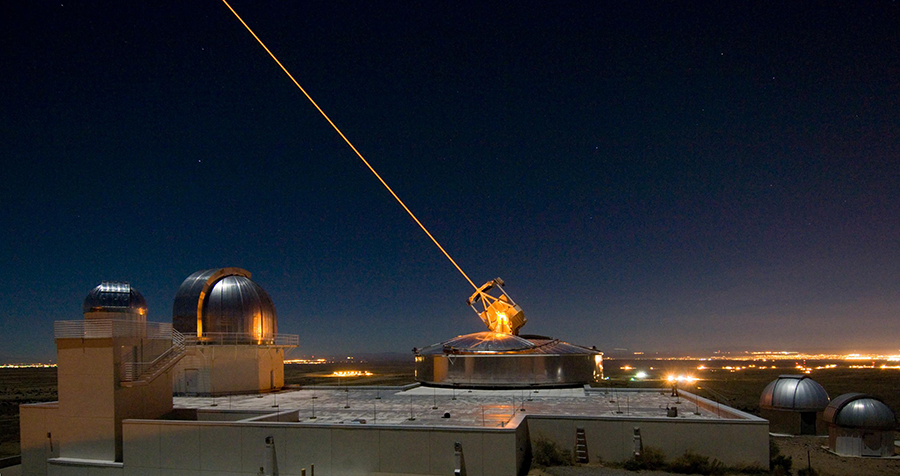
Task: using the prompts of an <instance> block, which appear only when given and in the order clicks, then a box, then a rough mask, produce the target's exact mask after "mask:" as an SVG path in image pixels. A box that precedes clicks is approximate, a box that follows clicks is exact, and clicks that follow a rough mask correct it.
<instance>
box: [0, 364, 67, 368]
mask: <svg viewBox="0 0 900 476" xmlns="http://www.w3.org/2000/svg"><path fill="white" fill-rule="evenodd" d="M52 368H56V364H42V363H34V364H0V369H52Z"/></svg>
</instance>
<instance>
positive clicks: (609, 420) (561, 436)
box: [526, 415, 769, 468]
mask: <svg viewBox="0 0 900 476" xmlns="http://www.w3.org/2000/svg"><path fill="white" fill-rule="evenodd" d="M526 424H527V425H528V434H529V436H530V438H531V440H532V441H534V440H535V439H537V438H541V437H543V438H547V439H549V440H551V441H553V442H555V443H556V444H557V445H559V446H560V447H561V448H564V449H569V450H570V451H573V452H574V447H575V429H576V428H584V431H585V438H586V440H587V447H588V458H589V459H590V462H592V463H596V462H598V461H600V460H602V461H624V460H627V459H629V458H631V456H632V454H633V451H634V428H635V427H638V428H640V429H641V438H642V441H643V445H644V447H645V448H646V447H647V446H652V447H655V448H657V449H660V450H662V451H663V452H664V453H665V455H666V457H667V458H669V459H674V458H677V457H679V456H681V455H683V454H684V452H685V451H688V450H691V451H694V452H696V453H699V454H701V455H704V456H710V457H711V458H715V459H718V460H719V461H721V462H722V463H725V464H727V465H738V464H747V465H751V464H757V465H759V466H761V467H763V468H766V467H768V465H769V425H768V422H767V421H765V420H762V419H759V418H757V419H756V420H755V421H746V420H743V421H742V420H700V419H696V420H695V419H679V418H672V419H666V418H622V417H566V416H546V415H531V416H529V417H528V418H527V419H526Z"/></svg>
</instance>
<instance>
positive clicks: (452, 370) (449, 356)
mask: <svg viewBox="0 0 900 476" xmlns="http://www.w3.org/2000/svg"><path fill="white" fill-rule="evenodd" d="M503 286H504V283H503V280H501V279H500V278H496V279H493V280H491V281H488V282H487V283H486V284H484V285H483V286H481V287H480V288H478V289H477V290H476V291H475V294H473V295H472V297H470V298H469V299H468V301H467V302H466V304H468V305H469V306H471V307H472V309H474V310H475V313H476V314H478V316H479V317H481V320H482V321H483V322H484V324H485V325H486V326H487V327H488V329H489V330H488V331H485V332H476V333H474V334H466V335H461V336H457V337H454V338H452V339H449V340H446V341H444V342H439V343H437V344H432V345H430V346H428V347H425V348H423V349H413V352H414V353H415V359H416V380H417V381H419V382H421V383H423V384H425V385H432V386H446V387H463V388H533V387H569V386H578V385H584V384H587V383H591V382H594V381H597V380H600V379H602V378H603V354H602V353H601V352H599V351H597V350H596V349H589V348H587V347H582V346H579V345H574V344H569V343H568V342H563V341H561V340H559V339H553V338H551V337H545V336H538V335H519V329H521V328H522V326H524V325H525V323H526V322H527V321H526V319H525V313H524V311H522V308H521V307H519V305H518V304H516V303H515V301H513V300H512V298H511V297H510V296H509V295H508V294H506V292H505V291H503V289H502V287H503ZM494 289H497V290H499V291H500V295H493V296H492V295H490V294H488V293H489V291H491V290H494ZM479 302H480V304H481V309H482V310H481V311H479V309H477V308H476V307H475V305H476V304H478V303H479Z"/></svg>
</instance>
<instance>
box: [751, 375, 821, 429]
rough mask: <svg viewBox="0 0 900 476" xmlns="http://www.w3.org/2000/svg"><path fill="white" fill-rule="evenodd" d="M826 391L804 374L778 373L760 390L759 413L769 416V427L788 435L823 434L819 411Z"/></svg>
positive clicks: (764, 416) (766, 417)
mask: <svg viewBox="0 0 900 476" xmlns="http://www.w3.org/2000/svg"><path fill="white" fill-rule="evenodd" d="M828 400H829V399H828V392H826V391H825V388H824V387H822V386H821V385H819V383H818V382H816V381H815V380H813V379H811V378H809V376H807V375H780V376H779V377H778V378H777V379H775V380H773V381H772V382H771V383H769V385H767V386H766V388H765V389H764V390H763V392H762V395H761V396H760V398H759V408H760V414H761V415H762V417H763V418H765V419H767V420H769V431H771V432H773V433H783V434H788V435H824V434H825V433H826V432H827V428H826V425H825V422H824V421H823V420H822V412H824V411H825V407H827V406H828Z"/></svg>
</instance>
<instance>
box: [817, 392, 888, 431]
mask: <svg viewBox="0 0 900 476" xmlns="http://www.w3.org/2000/svg"><path fill="white" fill-rule="evenodd" d="M823 418H824V419H825V421H826V422H828V423H832V424H834V425H837V426H839V427H843V428H858V429H865V430H893V429H894V425H895V421H894V412H893V411H891V409H890V407H888V406H887V405H885V404H884V402H882V401H881V400H879V399H878V398H875V397H873V396H871V395H866V394H864V393H845V394H843V395H841V396H839V397H837V398H835V399H834V400H832V401H831V403H830V404H829V405H828V408H826V409H825V414H824V415H823Z"/></svg>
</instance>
